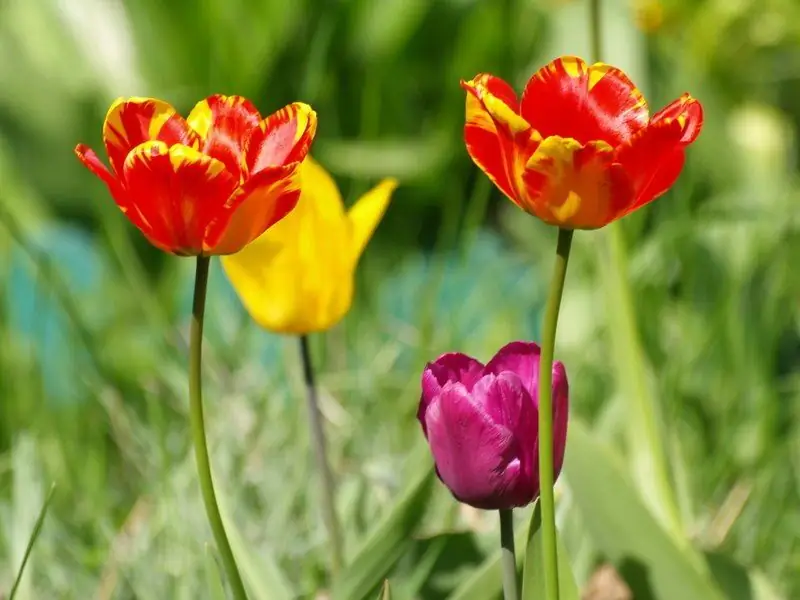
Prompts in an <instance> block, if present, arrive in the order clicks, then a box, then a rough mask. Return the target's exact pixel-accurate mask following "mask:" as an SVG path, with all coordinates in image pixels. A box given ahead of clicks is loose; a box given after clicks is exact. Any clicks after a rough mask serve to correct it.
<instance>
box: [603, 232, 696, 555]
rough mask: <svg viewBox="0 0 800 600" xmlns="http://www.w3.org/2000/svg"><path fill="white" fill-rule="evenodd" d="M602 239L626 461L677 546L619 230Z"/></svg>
mask: <svg viewBox="0 0 800 600" xmlns="http://www.w3.org/2000/svg"><path fill="white" fill-rule="evenodd" d="M604 236H605V238H604V242H605V252H601V253H599V254H598V266H599V268H600V272H601V277H600V280H601V281H602V283H603V289H604V292H605V297H606V307H607V310H606V315H607V320H608V321H607V327H608V340H609V346H610V360H611V365H612V366H613V368H614V372H615V377H616V381H617V388H618V389H619V392H620V394H621V398H622V401H623V403H624V405H625V408H626V414H627V418H626V419H625V424H626V425H627V428H626V434H627V449H628V452H627V455H628V456H629V457H630V461H631V466H632V469H633V478H634V481H635V482H636V484H637V487H638V488H639V491H640V492H641V494H642V496H643V499H644V501H645V503H646V504H647V505H648V506H649V507H650V510H651V511H652V512H653V514H654V515H655V516H656V518H657V519H658V520H659V522H660V523H661V525H662V526H663V527H665V528H666V531H667V532H668V533H669V534H670V535H671V536H672V537H673V540H674V541H675V542H676V543H678V544H679V545H680V544H683V541H684V540H685V537H684V534H683V525H682V522H681V517H680V511H679V509H678V501H677V498H676V495H675V491H674V486H673V484H672V482H671V478H670V471H669V466H668V464H667V454H666V444H665V442H664V435H663V431H662V428H661V422H662V417H661V415H660V411H659V403H658V399H657V398H656V395H655V392H654V385H653V374H652V372H651V366H650V364H649V362H648V360H647V357H646V356H645V352H644V349H643V348H642V343H641V339H640V336H639V330H638V326H637V322H636V309H635V307H634V302H633V292H632V290H631V284H630V277H629V274H628V258H627V252H626V248H625V242H624V239H623V237H622V231H621V230H620V225H619V224H618V223H615V224H612V225H610V226H609V227H608V228H607V229H606V231H605V232H604Z"/></svg>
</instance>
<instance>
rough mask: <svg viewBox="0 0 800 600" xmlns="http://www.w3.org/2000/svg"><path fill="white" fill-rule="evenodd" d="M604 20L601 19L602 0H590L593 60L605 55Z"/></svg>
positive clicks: (590, 40) (590, 39) (590, 37)
mask: <svg viewBox="0 0 800 600" xmlns="http://www.w3.org/2000/svg"><path fill="white" fill-rule="evenodd" d="M602 34H603V22H602V20H601V19H600V0H589V44H590V48H591V52H592V60H594V61H600V60H601V58H602V56H603V35H602Z"/></svg>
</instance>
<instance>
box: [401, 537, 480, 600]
mask: <svg viewBox="0 0 800 600" xmlns="http://www.w3.org/2000/svg"><path fill="white" fill-rule="evenodd" d="M484 558H485V556H484V554H483V552H481V549H480V547H479V546H478V543H477V541H476V538H475V534H474V533H473V532H471V531H448V532H446V533H440V534H437V535H434V536H432V537H426V538H422V539H418V540H414V542H413V546H412V548H410V550H409V552H407V553H406V555H405V556H404V557H403V560H402V563H401V564H399V565H398V566H397V568H396V569H395V571H394V576H395V578H396V580H397V581H396V583H395V585H394V586H393V587H394V594H395V596H396V597H398V598H442V597H444V596H445V595H446V594H448V593H450V592H452V591H453V589H455V588H456V587H457V586H458V585H459V584H460V583H461V582H462V581H463V580H464V578H465V577H468V576H469V575H471V574H472V572H473V571H474V570H475V567H477V566H479V565H480V564H481V563H482V562H483V560H484Z"/></svg>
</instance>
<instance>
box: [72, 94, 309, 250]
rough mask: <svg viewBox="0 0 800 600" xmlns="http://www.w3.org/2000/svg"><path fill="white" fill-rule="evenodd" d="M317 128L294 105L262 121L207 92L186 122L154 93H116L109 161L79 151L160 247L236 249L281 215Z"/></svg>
mask: <svg viewBox="0 0 800 600" xmlns="http://www.w3.org/2000/svg"><path fill="white" fill-rule="evenodd" d="M316 130H317V116H316V113H315V112H314V111H313V110H311V107H310V106H308V105H306V104H302V103H299V102H296V103H294V104H289V105H288V106H286V107H284V108H282V109H281V110H279V111H278V112H276V113H273V114H272V115H270V116H269V117H267V118H266V119H262V118H261V115H260V114H259V112H258V110H257V109H256V108H255V106H253V104H252V103H251V102H250V101H249V100H246V99H245V98H242V97H240V96H222V95H215V96H209V97H208V98H206V99H205V100H202V101H201V102H199V103H198V104H197V105H196V106H195V107H194V109H193V110H192V111H191V113H190V114H189V116H188V118H186V119H184V118H183V117H181V116H180V115H179V114H178V113H177V111H176V110H175V109H174V108H173V107H172V106H170V105H169V104H168V103H166V102H163V101H161V100H156V99H153V98H129V99H127V100H126V99H123V98H120V99H118V100H116V101H115V102H114V103H113V104H112V105H111V108H110V109H109V111H108V114H107V115H106V119H105V123H104V124H103V141H104V143H105V147H106V152H107V154H108V160H109V162H110V164H111V168H110V169H109V168H108V167H106V166H105V165H104V164H103V162H102V161H101V160H100V159H99V157H98V156H97V154H96V153H95V152H94V151H93V150H91V149H90V148H88V147H87V146H85V145H83V144H79V145H78V146H77V147H76V148H75V153H76V154H77V155H78V158H79V159H80V160H81V162H83V164H84V165H86V167H87V168H88V169H89V170H90V171H91V172H92V173H94V174H95V175H97V176H98V177H99V178H100V179H101V180H102V181H103V182H104V183H105V184H106V186H107V187H108V189H109V191H110V192H111V196H112V197H113V198H114V200H115V201H116V203H117V205H118V206H119V207H120V209H122V212H123V213H125V215H126V216H127V217H128V218H129V219H130V220H131V222H132V223H133V224H134V225H136V227H138V228H139V230H140V231H141V232H142V233H143V234H144V236H145V237H146V238H147V239H148V240H149V241H150V243H152V244H153V245H154V246H156V247H157V248H159V249H161V250H164V251H165V252H171V253H173V254H178V255H181V256H194V255H204V256H209V255H215V254H231V253H233V252H237V251H238V250H240V249H241V248H243V247H244V246H246V245H247V244H249V243H250V242H251V241H252V240H254V239H255V238H257V237H258V236H259V235H261V234H262V233H263V232H264V231H265V230H266V229H267V228H269V227H270V226H271V225H273V224H274V223H276V222H277V221H279V220H281V219H282V218H283V217H284V216H286V214H287V213H288V212H289V211H291V210H292V209H293V208H294V205H295V204H296V203H297V198H298V197H299V194H300V188H299V183H298V177H297V171H298V167H299V166H300V163H301V162H302V161H303V159H304V158H305V156H306V154H307V153H308V149H309V146H310V145H311V142H312V141H313V139H314V134H315V133H316Z"/></svg>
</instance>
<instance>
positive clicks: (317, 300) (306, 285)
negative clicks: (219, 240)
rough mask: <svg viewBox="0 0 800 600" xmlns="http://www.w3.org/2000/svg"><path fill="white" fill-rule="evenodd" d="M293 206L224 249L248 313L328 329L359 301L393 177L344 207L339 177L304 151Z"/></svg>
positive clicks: (296, 326) (276, 325)
mask: <svg viewBox="0 0 800 600" xmlns="http://www.w3.org/2000/svg"><path fill="white" fill-rule="evenodd" d="M300 178H301V182H300V185H301V193H300V200H299V201H298V203H297V206H296V207H295V209H294V210H293V211H292V212H290V213H289V215H288V216H286V217H284V218H283V219H282V220H281V221H280V222H278V223H277V224H275V225H273V226H272V227H271V228H270V229H269V230H267V231H266V232H265V233H264V234H263V235H261V236H260V237H259V238H257V239H256V240H255V241H254V242H252V243H251V244H250V245H248V246H246V247H245V248H244V249H243V250H241V251H240V252H238V253H236V254H231V255H228V256H223V257H221V260H222V266H223V267H224V269H225V273H226V274H227V276H228V279H229V280H230V281H231V283H232V284H233V287H234V288H235V289H236V292H237V294H238V295H239V298H240V299H241V300H242V303H243V304H244V306H245V308H246V309H247V311H248V312H249V313H250V316H251V317H252V318H253V320H255V321H256V322H257V323H258V324H259V325H261V326H262V327H264V328H265V329H268V330H270V331H274V332H278V333H291V334H298V335H304V334H307V333H313V332H316V331H324V330H326V329H329V328H330V327H332V326H333V325H335V324H336V323H338V322H339V320H340V319H341V318H342V317H344V315H345V314H346V313H347V311H348V310H350V305H351V303H352V301H353V285H354V278H355V269H356V265H357V264H358V259H359V258H360V256H361V254H362V252H363V251H364V248H365V247H366V245H367V242H368V241H369V239H370V238H371V237H372V234H373V232H374V231H375V228H376V227H377V225H378V223H379V222H380V220H381V218H382V217H383V214H384V212H385V211H386V208H387V206H388V205H389V200H390V199H391V195H392V192H393V191H394V190H395V188H396V187H397V181H395V180H394V179H384V180H383V181H381V182H380V183H379V184H378V185H377V186H376V187H374V188H373V189H372V190H370V191H369V192H367V193H366V194H364V195H363V196H362V197H361V198H360V199H359V200H358V202H357V203H356V204H355V205H354V206H353V207H352V208H351V209H350V210H349V211H348V212H345V209H344V203H343V202H342V197H341V195H340V194H339V190H338V188H337V187H336V183H335V182H334V181H333V178H332V177H331V176H330V175H329V174H328V173H327V172H326V171H325V169H323V168H322V167H321V166H320V165H319V164H318V163H317V162H315V161H314V160H313V159H311V158H310V157H308V158H306V159H305V161H304V162H303V164H302V166H301V167H300Z"/></svg>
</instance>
